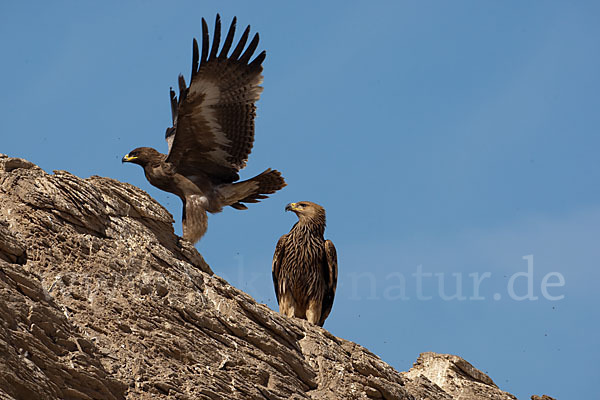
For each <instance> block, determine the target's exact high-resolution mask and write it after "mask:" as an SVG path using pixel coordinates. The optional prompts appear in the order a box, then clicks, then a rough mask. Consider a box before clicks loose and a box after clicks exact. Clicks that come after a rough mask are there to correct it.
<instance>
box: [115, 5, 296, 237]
mask: <svg viewBox="0 0 600 400" xmlns="http://www.w3.org/2000/svg"><path fill="white" fill-rule="evenodd" d="M235 26H236V18H234V19H233V22H232V23H231V27H230V28H229V32H228V33H227V37H226V38H225V42H224V43H223V47H222V48H221V50H220V52H219V43H220V38H221V18H220V16H219V15H218V14H217V20H216V22H215V35H214V38H213V40H212V46H211V45H210V44H209V37H208V26H207V24H206V21H205V20H204V18H203V19H202V53H200V52H199V51H198V42H197V41H196V39H194V42H193V56H192V77H191V82H190V86H186V83H185V79H184V78H183V76H181V75H179V100H177V96H176V95H175V92H174V91H173V89H171V90H170V93H169V94H170V99H171V113H172V116H173V126H172V127H170V128H167V132H166V135H165V136H166V139H167V143H168V145H169V152H168V154H161V153H159V152H158V151H156V150H154V149H153V148H150V147H138V148H137V149H134V150H132V151H130V152H129V154H126V155H125V157H123V160H122V161H123V162H132V163H135V164H139V165H141V166H142V167H143V168H144V173H145V175H146V178H147V179H148V181H149V182H150V183H151V184H152V185H154V186H156V187H157V188H159V189H162V190H164V191H167V192H170V193H174V194H176V195H177V196H179V198H180V199H181V200H182V201H183V222H182V224H183V237H184V238H186V239H188V240H190V241H191V242H193V243H195V242H197V241H198V240H199V239H200V238H201V237H202V235H204V233H205V232H206V227H207V214H206V212H207V211H208V212H211V213H217V212H220V211H222V209H223V207H225V206H231V207H233V208H236V209H238V210H245V209H246V208H247V207H246V206H245V205H244V204H243V203H257V202H258V201H259V200H260V199H265V198H267V196H266V195H267V194H272V193H275V192H276V191H277V190H279V189H281V188H283V187H284V186H285V185H286V184H285V181H284V180H283V177H282V176H281V174H280V173H279V172H278V171H276V170H271V169H267V170H266V171H264V172H263V173H261V174H259V175H257V176H255V177H254V178H252V179H248V180H246V181H242V182H236V181H237V180H239V179H240V177H239V175H238V171H239V170H240V169H242V168H244V167H245V166H246V161H247V160H248V155H249V154H250V151H251V150H252V144H253V142H254V116H255V115H256V106H255V105H254V103H255V102H256V101H257V100H258V99H259V97H260V93H261V91H262V87H261V86H259V85H260V84H261V82H262V78H263V77H262V74H261V73H262V69H263V68H262V65H261V63H262V62H263V60H264V59H265V55H266V53H265V52H264V51H263V52H261V53H260V54H259V55H258V56H256V57H255V58H254V59H253V60H250V59H251V58H252V54H253V53H254V51H255V50H256V47H257V46H258V33H257V34H256V35H254V38H253V39H252V40H251V41H250V44H249V45H248V47H247V48H246V49H245V50H244V47H245V46H246V42H247V40H248V35H249V33H250V26H248V27H247V28H246V30H245V31H244V33H243V34H242V37H241V38H240V40H239V42H238V44H237V46H236V47H235V49H234V50H233V52H231V54H229V55H228V53H229V50H230V49H231V46H232V43H233V37H234V34H235Z"/></svg>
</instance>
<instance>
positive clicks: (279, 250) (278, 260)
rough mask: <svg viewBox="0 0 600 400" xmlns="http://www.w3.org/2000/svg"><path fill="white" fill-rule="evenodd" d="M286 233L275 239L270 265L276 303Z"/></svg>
mask: <svg viewBox="0 0 600 400" xmlns="http://www.w3.org/2000/svg"><path fill="white" fill-rule="evenodd" d="M287 238H288V235H287V234H286V235H283V236H281V237H280V238H279V240H278V241H277V246H275V254H273V264H272V267H271V274H272V275H273V286H274V287H275V296H276V297H277V304H279V272H280V270H281V264H282V263H283V257H284V255H285V251H284V250H285V242H286V241H287Z"/></svg>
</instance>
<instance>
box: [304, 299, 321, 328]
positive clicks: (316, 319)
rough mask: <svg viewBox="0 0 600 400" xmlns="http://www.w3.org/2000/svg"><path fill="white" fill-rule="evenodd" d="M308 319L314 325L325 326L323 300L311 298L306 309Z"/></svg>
mask: <svg viewBox="0 0 600 400" xmlns="http://www.w3.org/2000/svg"><path fill="white" fill-rule="evenodd" d="M306 319H307V320H308V322H310V323H311V324H314V325H319V326H323V324H321V323H320V322H321V302H320V301H317V300H309V301H308V307H307V309H306Z"/></svg>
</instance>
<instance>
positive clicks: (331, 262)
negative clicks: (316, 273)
mask: <svg viewBox="0 0 600 400" xmlns="http://www.w3.org/2000/svg"><path fill="white" fill-rule="evenodd" d="M325 258H326V260H327V263H326V264H325V265H324V268H323V273H324V275H325V295H324V296H323V304H322V305H321V320H320V321H319V326H323V323H324V322H325V319H327V317H328V316H329V313H330V312H331V307H333V298H334V297H335V288H336V286H337V275H338V266H337V252H336V251H335V246H334V245H333V242H332V241H331V240H326V241H325Z"/></svg>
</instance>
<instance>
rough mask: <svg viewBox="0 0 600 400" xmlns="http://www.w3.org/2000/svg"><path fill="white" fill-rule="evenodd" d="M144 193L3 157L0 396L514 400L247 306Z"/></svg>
mask: <svg viewBox="0 0 600 400" xmlns="http://www.w3.org/2000/svg"><path fill="white" fill-rule="evenodd" d="M172 223H173V218H172V217H171V215H170V214H169V213H168V212H167V211H166V210H165V209H164V208H163V207H162V206H161V205H160V204H158V203H157V202H156V201H154V200H153V199H152V198H151V197H150V196H149V195H148V194H146V193H145V192H144V191H142V190H140V189H138V188H136V187H134V186H131V185H129V184H125V183H121V182H118V181H115V180H113V179H109V178H101V177H97V176H93V177H90V178H87V179H81V178H78V177H76V176H74V175H72V174H70V173H68V172H64V171H56V172H55V173H54V174H47V173H46V172H44V171H43V170H41V169H40V168H39V167H37V166H35V165H34V164H32V163H30V162H28V161H25V160H22V159H18V158H10V157H7V156H4V155H0V306H1V307H0V398H3V399H4V398H6V399H125V398H127V399H149V398H153V399H160V398H164V399H366V398H374V399H431V400H438V399H439V400H441V399H453V398H460V399H481V398H486V399H498V400H500V399H502V400H504V399H507V400H508V399H514V398H515V397H514V396H512V395H510V394H508V393H506V392H503V391H501V390H500V389H498V388H497V386H496V385H495V384H494V383H493V381H492V380H491V379H490V378H489V377H488V376H486V375H485V374H484V373H482V372H481V371H479V370H477V369H475V368H474V367H473V366H472V365H471V364H469V363H468V362H466V361H465V360H463V359H461V358H460V357H456V356H451V355H439V354H434V353H424V354H422V355H421V356H420V357H419V359H418V360H417V362H416V363H415V366H414V367H413V368H412V369H411V370H410V371H408V372H405V373H399V372H397V371H396V370H394V369H393V368H392V367H390V366H389V365H387V364H386V363H384V362H383V361H381V360H380V359H379V358H378V357H377V356H375V355H374V354H372V353H370V352H369V351H368V350H366V349H365V348H363V347H361V346H359V345H357V344H355V343H352V342H349V341H347V340H344V339H341V338H337V337H334V336H333V335H331V334H330V333H329V332H327V330H325V329H322V328H319V327H316V326H312V325H310V324H308V323H307V322H305V321H300V320H295V319H288V318H285V317H282V316H281V315H279V314H278V313H276V312H273V311H272V310H270V309H269V308H268V307H266V306H265V305H263V304H257V303H256V302H255V301H254V299H252V298H251V297H250V296H248V295H247V294H245V293H243V292H241V291H239V290H237V289H236V288H234V287H232V286H230V285H229V284H228V283H227V282H225V281H224V280H223V279H221V278H219V277H218V276H216V275H215V274H213V272H212V271H211V269H210V267H209V266H208V265H207V264H206V263H205V262H204V260H203V258H202V256H201V255H200V254H199V253H198V252H197V251H196V249H195V248H194V247H193V246H192V245H190V244H189V243H188V242H187V241H185V240H183V239H181V238H179V237H177V236H176V235H175V234H174V232H173V225H172Z"/></svg>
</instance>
